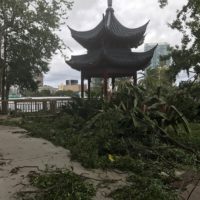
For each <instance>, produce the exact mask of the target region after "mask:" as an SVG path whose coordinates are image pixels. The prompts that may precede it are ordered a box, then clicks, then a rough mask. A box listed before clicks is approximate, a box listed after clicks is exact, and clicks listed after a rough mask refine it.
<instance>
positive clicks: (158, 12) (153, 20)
mask: <svg viewBox="0 0 200 200" xmlns="http://www.w3.org/2000/svg"><path fill="white" fill-rule="evenodd" d="M185 2H186V0H178V1H177V0H176V1H174V0H169V5H168V6H167V7H166V8H165V9H160V7H159V5H158V0H113V8H114V10H115V15H116V17H117V18H118V20H119V21H120V22H121V23H123V24H124V25H125V26H127V27H129V28H137V27H139V26H141V25H143V24H145V23H146V22H147V21H148V20H150V24H149V26H148V28H147V32H146V39H145V43H160V42H167V43H169V44H171V45H172V46H174V45H176V44H179V43H180V39H181V35H180V34H179V33H178V32H177V31H175V30H172V29H170V28H169V27H168V25H167V23H169V22H172V20H173V19H174V18H175V16H176V10H177V9H181V7H182V5H183V4H184V3H185ZM106 8H107V0H75V3H74V6H73V9H72V11H70V12H69V19H68V21H67V25H69V26H70V27H72V28H73V29H75V30H80V31H86V30H89V29H92V28H94V27H95V26H96V25H97V24H98V23H99V22H100V20H101V19H102V14H103V13H105V10H106ZM59 35H60V37H61V38H62V39H63V40H64V42H65V44H66V45H67V46H69V47H70V48H71V49H72V51H73V52H70V51H69V50H67V51H66V52H65V54H66V55H67V56H68V57H70V56H71V55H72V54H73V55H75V54H80V53H84V52H86V50H85V49H83V47H81V46H80V45H79V44H78V43H77V42H76V41H74V40H73V38H72V37H71V35H70V32H69V30H68V28H67V26H65V27H63V28H62V30H61V32H60V33H59ZM143 48H144V47H143V45H142V46H141V47H140V48H139V49H137V50H135V51H143ZM67 79H78V80H79V79H80V74H79V72H77V71H75V70H72V69H71V68H70V67H69V66H67V64H66V63H65V61H64V58H63V57H62V56H61V55H60V54H58V55H56V56H54V57H53V59H52V62H51V64H50V71H49V72H48V74H46V75H45V79H44V84H46V85H51V86H54V87H57V86H58V84H61V83H65V80H67Z"/></svg>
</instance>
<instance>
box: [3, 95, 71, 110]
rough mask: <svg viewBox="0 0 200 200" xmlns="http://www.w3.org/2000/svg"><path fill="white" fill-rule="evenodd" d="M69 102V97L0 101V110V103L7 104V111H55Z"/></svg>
mask: <svg viewBox="0 0 200 200" xmlns="http://www.w3.org/2000/svg"><path fill="white" fill-rule="evenodd" d="M69 102H71V98H69V99H66V98H63V99H23V100H9V101H0V112H2V104H3V103H4V104H7V107H8V112H12V113H35V112H42V111H43V112H48V111H49V112H57V111H59V110H60V109H61V108H62V107H63V106H66V105H67V104H68V103H69Z"/></svg>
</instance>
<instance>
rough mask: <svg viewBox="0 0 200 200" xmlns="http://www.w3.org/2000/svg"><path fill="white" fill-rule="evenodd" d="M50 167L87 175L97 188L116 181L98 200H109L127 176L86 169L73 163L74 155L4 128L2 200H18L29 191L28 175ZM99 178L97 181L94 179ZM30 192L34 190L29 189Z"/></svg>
mask: <svg viewBox="0 0 200 200" xmlns="http://www.w3.org/2000/svg"><path fill="white" fill-rule="evenodd" d="M46 165H48V166H52V165H53V166H56V167H57V168H64V167H65V168H68V169H73V171H74V173H76V174H84V176H86V177H88V178H90V179H89V180H90V181H92V182H93V183H94V185H95V186H97V185H101V181H102V182H103V180H105V179H106V180H115V181H116V182H115V183H114V184H112V185H109V189H108V185H105V186H104V185H101V188H99V189H98V190H97V196H96V197H95V198H94V199H96V200H104V199H109V198H106V195H107V194H108V193H109V192H110V188H111V189H115V188H117V187H119V186H121V185H124V184H125V180H126V176H127V175H125V174H121V173H117V172H110V171H107V172H105V171H101V170H86V169H84V168H83V167H82V166H81V165H80V164H79V163H77V162H71V161H70V152H69V151H68V150H66V149H63V148H61V147H56V146H54V145H53V144H51V143H50V142H48V141H46V140H43V139H37V138H30V137H28V136H27V134H26V133H25V131H24V130H22V129H20V128H17V127H7V126H0V200H12V199H15V194H16V192H19V191H22V190H23V191H24V190H26V189H27V188H26V186H24V185H25V184H27V183H28V180H27V178H26V177H27V175H28V174H29V172H31V171H37V168H39V169H41V170H43V169H45V167H46ZM94 179H95V180H94ZM29 189H30V188H29Z"/></svg>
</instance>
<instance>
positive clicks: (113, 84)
mask: <svg viewBox="0 0 200 200" xmlns="http://www.w3.org/2000/svg"><path fill="white" fill-rule="evenodd" d="M114 89H115V77H112V90H114Z"/></svg>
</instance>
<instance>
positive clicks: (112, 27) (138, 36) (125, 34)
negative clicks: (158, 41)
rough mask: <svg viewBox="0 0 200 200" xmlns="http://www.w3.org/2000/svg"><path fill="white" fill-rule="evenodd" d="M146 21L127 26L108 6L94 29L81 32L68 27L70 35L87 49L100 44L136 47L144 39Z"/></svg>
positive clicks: (100, 45)
mask: <svg viewBox="0 0 200 200" xmlns="http://www.w3.org/2000/svg"><path fill="white" fill-rule="evenodd" d="M148 23H149V22H147V23H146V24H144V25H143V26H141V27H139V28H134V29H131V28H127V27H125V26H123V25H122V24H121V23H120V22H119V21H118V20H117V18H116V17H115V14H114V10H113V8H111V7H109V8H108V9H107V10H106V15H105V16H104V15H103V19H102V20H101V22H100V23H99V24H98V25H97V26H96V27H95V28H94V29H92V30H89V31H82V32H81V31H76V30H74V29H72V28H70V27H69V29H70V31H71V34H72V37H73V38H74V39H75V40H76V41H77V42H78V43H79V44H81V45H82V46H83V47H84V48H86V49H88V50H94V49H97V48H99V47H102V46H106V47H109V46H112V47H113V46H116V47H122V48H123V47H128V48H137V47H138V46H140V45H141V44H142V43H143V41H144V37H145V35H144V34H145V32H146V29H147V25H148Z"/></svg>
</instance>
